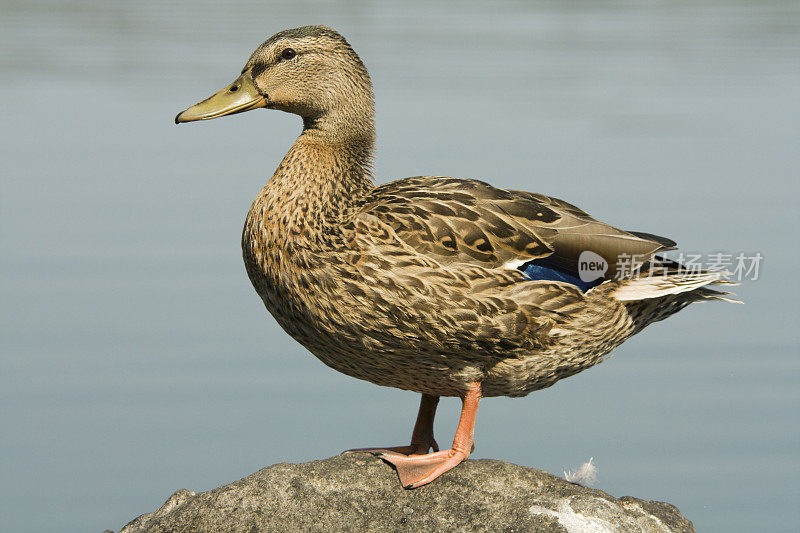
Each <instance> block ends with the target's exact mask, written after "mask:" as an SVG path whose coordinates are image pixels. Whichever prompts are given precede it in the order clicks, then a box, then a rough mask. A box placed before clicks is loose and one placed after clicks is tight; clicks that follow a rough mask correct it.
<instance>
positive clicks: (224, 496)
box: [120, 453, 694, 533]
mask: <svg viewBox="0 0 800 533" xmlns="http://www.w3.org/2000/svg"><path fill="white" fill-rule="evenodd" d="M165 531H170V532H171V531H198V532H200V531H208V532H212V531H214V532H216V531H231V532H240V531H241V532H258V531H326V532H327V531H430V532H435V531H507V532H511V531H547V532H550V531H553V532H556V531H558V532H570V533H572V532H581V533H583V532H594V531H597V532H600V531H615V532H629V531H637V532H667V531H669V532H673V531H680V532H693V531H694V527H693V526H692V523H691V522H690V521H689V520H687V519H686V518H684V517H683V516H681V514H680V512H679V511H678V509H676V508H675V507H673V506H672V505H669V504H667V503H661V502H651V501H645V500H640V499H638V498H631V497H629V496H625V497H623V498H619V499H618V498H614V497H613V496H610V495H608V494H606V493H605V492H603V491H600V490H595V489H589V488H585V487H581V486H580V485H575V484H573V483H569V482H567V481H565V480H563V479H561V478H559V477H556V476H554V475H552V474H548V473H547V472H542V471H541V470H535V469H533V468H525V467H522V466H518V465H514V464H511V463H506V462H503V461H494V460H489V459H479V460H469V461H466V462H464V463H462V464H461V465H459V466H458V467H456V468H455V469H453V470H451V471H450V472H447V473H445V474H444V475H442V476H441V477H440V478H439V479H437V480H436V481H434V482H433V483H431V484H430V485H427V486H424V487H420V488H418V489H414V490H404V489H403V488H402V487H401V486H400V482H399V481H398V479H397V475H396V474H395V472H394V470H393V469H392V468H391V467H390V466H389V465H387V464H386V463H384V462H383V461H381V460H380V459H378V458H376V457H373V456H372V455H369V454H364V453H353V454H345V455H339V456H337V457H331V458H330V459H324V460H321V461H312V462H309V463H302V464H289V463H281V464H277V465H273V466H269V467H267V468H262V469H261V470H259V471H258V472H256V473H255V474H252V475H250V476H248V477H246V478H244V479H241V480H239V481H237V482H235V483H231V484H230V485H225V486H223V487H219V488H217V489H214V490H212V491H209V492H201V493H195V492H191V491H188V490H185V489H182V490H179V491H178V492H176V493H175V494H173V495H172V496H170V498H169V499H168V500H167V501H166V503H165V504H164V505H162V506H161V508H160V509H158V510H157V511H155V512H154V513H150V514H144V515H142V516H140V517H138V518H136V519H134V520H133V521H132V522H130V523H129V524H128V525H126V526H125V527H124V528H123V529H122V531H121V532H120V533H133V532H165Z"/></svg>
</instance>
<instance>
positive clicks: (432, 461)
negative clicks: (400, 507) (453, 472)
mask: <svg viewBox="0 0 800 533" xmlns="http://www.w3.org/2000/svg"><path fill="white" fill-rule="evenodd" d="M372 453H373V454H374V455H376V456H378V457H380V458H381V459H383V460H384V461H386V462H387V463H391V464H392V465H394V467H395V469H396V470H397V475H398V476H399V477H400V483H402V485H403V488H405V489H415V488H417V487H421V486H422V485H427V484H428V483H430V482H431V481H433V480H434V479H436V478H437V477H439V476H441V475H442V474H444V473H445V472H447V471H448V470H450V469H451V468H453V467H455V466H457V465H458V464H459V463H461V461H463V460H464V459H466V458H467V456H468V455H469V453H467V452H463V451H459V450H453V449H450V450H444V451H441V452H434V453H429V454H426V455H405V454H403V453H398V452H397V451H394V450H389V449H385V450H375V451H373V452H372Z"/></svg>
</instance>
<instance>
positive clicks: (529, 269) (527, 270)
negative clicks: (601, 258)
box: [519, 261, 604, 292]
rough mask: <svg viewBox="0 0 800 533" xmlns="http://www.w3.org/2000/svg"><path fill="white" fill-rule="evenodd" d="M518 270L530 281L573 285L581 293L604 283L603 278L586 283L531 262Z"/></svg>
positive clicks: (561, 271) (560, 271) (555, 269)
mask: <svg viewBox="0 0 800 533" xmlns="http://www.w3.org/2000/svg"><path fill="white" fill-rule="evenodd" d="M519 270H521V271H522V273H523V274H525V275H526V276H528V277H529V278H530V279H531V280H534V281H535V280H542V281H544V280H546V281H563V282H566V283H570V284H572V285H575V286H576V287H578V288H579V289H580V290H581V291H583V292H586V291H588V290H589V289H591V288H592V287H597V286H598V285H600V284H601V283H602V282H603V281H604V280H603V278H599V279H596V280H594V281H589V282H586V281H583V280H582V279H581V278H579V277H578V276H575V275H573V274H570V273H569V272H565V271H563V270H559V269H557V268H553V267H548V266H543V265H537V264H536V263H534V262H533V261H530V262H528V263H525V264H524V265H522V266H520V267H519Z"/></svg>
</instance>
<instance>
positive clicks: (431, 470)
mask: <svg viewBox="0 0 800 533" xmlns="http://www.w3.org/2000/svg"><path fill="white" fill-rule="evenodd" d="M480 398H481V385H480V383H473V384H472V385H471V386H470V388H469V390H468V391H467V393H466V394H465V395H464V397H463V398H462V403H463V407H462V408H461V419H460V420H459V422H458V429H457V430H456V435H455V437H454V438H453V447H452V448H451V449H449V450H443V451H440V452H438V451H434V453H427V454H425V455H418V454H417V453H414V454H404V453H403V452H402V451H398V450H392V449H384V450H373V451H372V453H374V454H375V455H377V456H378V457H380V458H381V459H383V460H384V461H386V462H388V463H391V464H392V465H394V467H395V469H396V470H397V474H398V476H399V477H400V483H402V484H403V487H404V488H407V489H413V488H416V487H421V486H422V485H426V484H428V483H430V482H431V481H433V480H434V479H436V478H437V477H439V476H440V475H442V474H444V473H445V472H447V471H448V470H450V469H451V468H453V467H454V466H457V465H458V464H459V463H461V461H463V460H464V459H466V458H467V457H469V454H470V452H471V451H472V449H473V447H474V434H475V415H476V414H477V412H478V402H479V401H480ZM423 401H424V396H423ZM434 444H435V442H434ZM425 451H426V452H427V449H426V450H425Z"/></svg>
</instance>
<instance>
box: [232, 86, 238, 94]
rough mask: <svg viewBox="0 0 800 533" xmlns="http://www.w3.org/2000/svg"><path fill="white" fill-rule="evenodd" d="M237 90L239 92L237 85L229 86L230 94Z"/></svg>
mask: <svg viewBox="0 0 800 533" xmlns="http://www.w3.org/2000/svg"><path fill="white" fill-rule="evenodd" d="M238 90H239V86H238V85H231V92H232V93H235V92H236V91H238Z"/></svg>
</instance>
